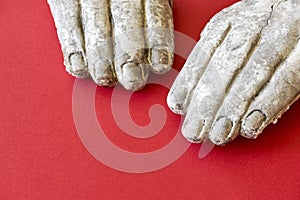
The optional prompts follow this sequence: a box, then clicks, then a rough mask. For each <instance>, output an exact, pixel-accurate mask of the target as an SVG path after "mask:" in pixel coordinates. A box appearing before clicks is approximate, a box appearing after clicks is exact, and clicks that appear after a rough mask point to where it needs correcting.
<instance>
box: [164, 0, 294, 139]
mask: <svg viewBox="0 0 300 200" xmlns="http://www.w3.org/2000/svg"><path fill="white" fill-rule="evenodd" d="M299 38H300V0H244V1H241V2H238V3H236V4H234V5H232V6H231V7H229V8H226V9H224V10H223V11H221V12H220V13H218V14H217V15H215V16H214V17H213V18H212V19H211V21H210V22H209V23H208V24H207V26H206V27H205V29H204V30H203V31H202V33H201V39H200V41H199V42H198V44H197V45H196V47H195V48H194V49H193V51H192V53H191V54H190V56H189V58H188V60H187V62H186V64H185V66H184V67H183V69H182V71H181V72H180V74H179V75H178V77H177V79H176V80H175V82H174V84H173V86H172V88H171V90H170V92H169V95H168V98H167V102H168V105H169V107H170V108H171V109H172V110H173V111H174V112H175V113H178V114H186V118H185V121H184V123H183V127H182V133H183V135H184V136H185V137H186V138H187V139H188V140H189V141H192V142H203V141H205V140H206V139H208V138H209V139H210V140H211V141H212V142H213V143H215V144H218V145H223V144H226V143H228V142H230V141H232V140H233V139H234V138H235V137H236V136H238V135H239V134H241V135H243V136H245V137H247V138H256V137H257V136H258V135H259V134H260V133H261V132H262V131H263V129H264V128H265V127H266V126H267V125H269V124H270V123H271V122H276V121H277V119H278V118H279V117H280V116H281V115H282V114H283V113H284V112H285V111H286V110H287V109H288V108H289V106H290V105H291V104H292V103H293V102H294V101H296V100H297V98H298V97H299V95H300V40H299Z"/></svg>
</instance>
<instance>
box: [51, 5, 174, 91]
mask: <svg viewBox="0 0 300 200" xmlns="http://www.w3.org/2000/svg"><path fill="white" fill-rule="evenodd" d="M48 4H49V6H50V9H51V12H52V15H53V18H54V22H55V25H56V28H57V34H58V38H59V41H60V43H61V47H62V52H63V55H64V64H65V66H66V69H67V71H68V72H69V73H70V74H72V75H74V76H76V77H79V78H87V77H89V76H91V77H92V78H93V80H94V81H95V82H96V83H97V84H98V85H102V86H113V85H115V84H116V83H117V82H118V81H119V82H120V83H121V84H122V85H123V86H124V87H125V88H126V89H128V90H134V91H135V90H138V89H141V88H142V87H143V86H144V85H145V84H146V82H147V77H148V74H149V70H151V71H153V72H154V73H165V72H166V71H168V70H169V69H171V67H172V64H173V52H174V33H173V29H174V28H173V17H172V7H171V1H169V0H131V1H128V0H64V1H62V0H48Z"/></svg>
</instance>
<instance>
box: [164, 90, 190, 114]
mask: <svg viewBox="0 0 300 200" xmlns="http://www.w3.org/2000/svg"><path fill="white" fill-rule="evenodd" d="M187 95H188V90H187V88H186V87H185V86H184V85H179V86H177V87H175V88H174V90H171V91H170V93H169V95H168V98H167V102H168V106H169V107H170V109H171V110H172V111H173V112H175V113H177V114H185V113H186V105H185V104H186V98H187Z"/></svg>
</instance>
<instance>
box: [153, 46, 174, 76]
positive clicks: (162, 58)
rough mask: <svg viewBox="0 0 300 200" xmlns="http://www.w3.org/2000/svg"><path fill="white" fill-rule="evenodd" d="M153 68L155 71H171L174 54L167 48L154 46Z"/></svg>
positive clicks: (160, 72) (161, 72)
mask: <svg viewBox="0 0 300 200" xmlns="http://www.w3.org/2000/svg"><path fill="white" fill-rule="evenodd" d="M150 55H151V60H150V63H152V69H153V71H154V73H158V74H163V73H165V72H167V71H169V70H170V69H171V67H172V64H173V56H172V54H171V53H170V52H168V51H167V50H165V49H160V48H158V47H154V48H152V50H151V54H150Z"/></svg>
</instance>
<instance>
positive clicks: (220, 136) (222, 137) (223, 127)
mask: <svg viewBox="0 0 300 200" xmlns="http://www.w3.org/2000/svg"><path fill="white" fill-rule="evenodd" d="M231 129H232V121H231V120H230V119H228V118H227V117H220V118H218V119H217V121H216V122H215V124H214V125H213V127H212V130H211V132H210V134H209V138H210V140H211V141H212V142H213V143H215V144H217V145H223V144H226V143H227V142H229V141H228V140H229V139H228V138H227V137H228V135H229V134H230V132H231Z"/></svg>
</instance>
